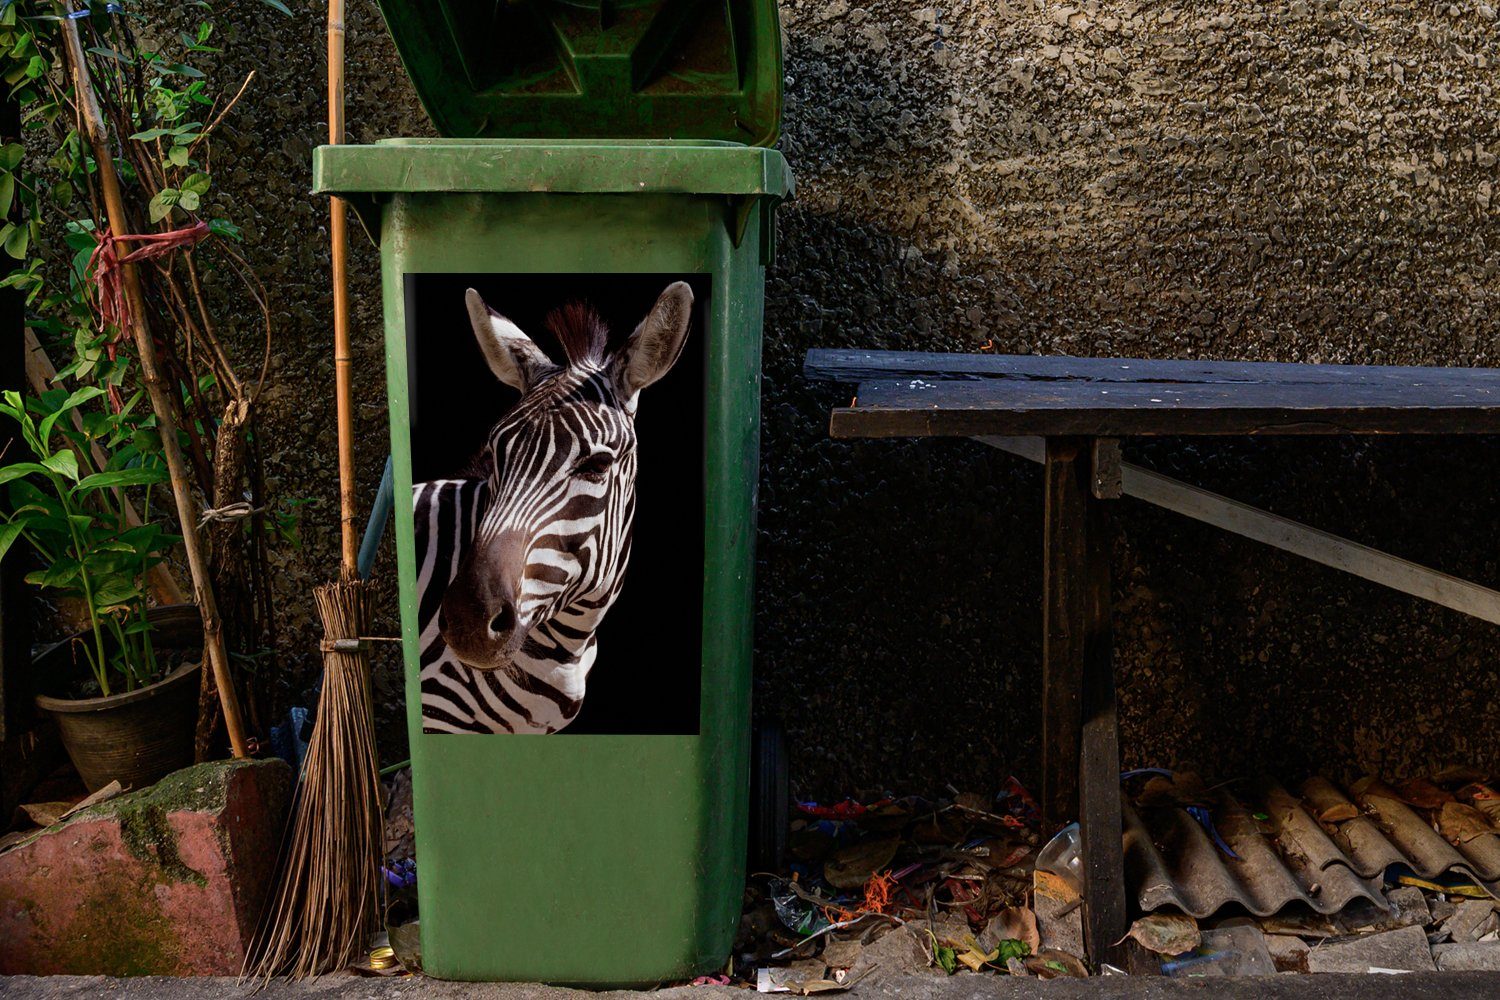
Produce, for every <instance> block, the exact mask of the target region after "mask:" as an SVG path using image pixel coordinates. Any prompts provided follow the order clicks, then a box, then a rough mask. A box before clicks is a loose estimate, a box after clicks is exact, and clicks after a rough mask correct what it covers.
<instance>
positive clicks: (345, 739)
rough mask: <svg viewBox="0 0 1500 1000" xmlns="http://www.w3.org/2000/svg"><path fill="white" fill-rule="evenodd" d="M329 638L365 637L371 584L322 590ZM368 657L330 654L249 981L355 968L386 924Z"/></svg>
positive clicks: (249, 960)
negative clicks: (383, 922) (376, 932)
mask: <svg viewBox="0 0 1500 1000" xmlns="http://www.w3.org/2000/svg"><path fill="white" fill-rule="evenodd" d="M313 593H314V595H315V597H316V599H317V603H318V614H319V616H320V617H321V618H322V619H323V630H324V635H325V638H326V639H329V640H335V639H358V638H359V637H360V636H362V635H364V634H365V625H366V622H367V621H368V619H369V596H368V594H367V592H366V590H365V588H364V585H363V582H362V581H359V580H349V581H340V582H338V583H330V584H326V585H324V586H322V587H319V588H317V589H316V590H314V592H313ZM371 715H372V713H371V703H370V672H369V666H368V658H367V655H366V653H365V652H364V651H363V650H361V651H359V652H333V651H328V652H325V653H324V654H323V693H322V696H321V697H320V698H319V699H318V714H317V719H316V721H315V723H314V725H313V733H312V739H311V740H309V741H308V744H307V755H306V757H305V758H304V759H303V764H302V780H301V781H300V782H299V783H298V786H297V792H296V795H295V796H294V798H293V801H292V815H291V819H290V820H289V824H288V832H287V836H286V838H285V839H284V840H283V842H282V852H281V858H280V862H279V864H278V866H277V868H278V879H277V883H276V886H275V890H274V891H275V896H274V898H273V900H272V901H271V902H270V903H269V905H268V906H267V907H266V910H265V913H264V915H263V916H262V918H261V923H260V928H259V930H258V931H257V932H256V935H255V939H254V941H253V942H252V944H251V948H250V951H249V954H248V955H246V959H245V971H244V973H243V975H244V976H247V977H248V976H253V977H256V978H263V979H269V978H270V977H272V976H276V975H287V976H291V977H294V978H302V977H307V976H316V975H321V974H323V973H328V972H336V971H339V970H341V969H344V968H347V967H348V966H349V965H350V964H351V963H352V962H354V961H355V960H356V959H357V958H358V957H359V956H360V955H361V953H362V952H363V949H364V947H365V944H366V942H367V941H368V939H369V935H370V934H371V932H373V931H374V930H375V929H376V928H377V926H378V924H379V918H380V890H381V883H380V853H381V848H382V844H383V840H384V830H383V818H382V809H381V804H380V767H379V763H378V761H377V759H376V756H375V735H374V724H373V721H374V720H373V719H372V717H371Z"/></svg>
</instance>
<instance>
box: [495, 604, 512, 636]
mask: <svg viewBox="0 0 1500 1000" xmlns="http://www.w3.org/2000/svg"><path fill="white" fill-rule="evenodd" d="M515 626H516V611H515V609H514V608H512V607H511V606H510V605H509V604H507V605H505V606H504V607H503V608H501V609H500V613H499V614H497V615H496V616H495V617H493V618H491V619H490V632H491V634H493V635H504V634H505V633H507V632H509V631H510V630H511V629H513V628H515Z"/></svg>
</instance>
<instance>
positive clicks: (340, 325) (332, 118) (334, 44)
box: [328, 0, 359, 580]
mask: <svg viewBox="0 0 1500 1000" xmlns="http://www.w3.org/2000/svg"><path fill="white" fill-rule="evenodd" d="M343 142H344V0H328V143H329V145H331V146H338V145H342V144H343ZM328 213H329V220H328V221H329V225H328V235H329V239H330V241H331V243H332V246H331V247H330V248H329V249H330V253H329V257H330V261H331V263H332V271H333V385H334V394H335V396H336V397H337V400H338V439H339V550H340V556H341V558H340V569H341V575H342V577H343V579H345V580H354V579H357V578H358V576H359V538H358V535H357V534H356V528H357V525H356V524H355V513H354V386H353V372H352V368H353V365H354V359H353V357H352V356H351V353H350V350H349V229H348V217H347V206H345V204H344V201H343V199H342V198H330V199H329V202H328Z"/></svg>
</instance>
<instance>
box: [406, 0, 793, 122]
mask: <svg viewBox="0 0 1500 1000" xmlns="http://www.w3.org/2000/svg"><path fill="white" fill-rule="evenodd" d="M379 2H380V9H381V11H382V12H383V13H384V15H385V22H386V25H387V26H388V27H389V28H390V31H391V35H392V37H394V39H395V41H396V49H397V51H398V52H399V53H400V54H401V61H402V62H403V63H404V64H405V65H406V71H407V73H408V74H409V75H410V76H411V81H412V84H413V85H414V86H415V87H416V90H417V95H418V97H420V98H421V101H422V105H423V107H424V108H426V109H427V114H428V116H429V117H430V118H431V119H432V122H433V124H434V125H435V126H436V127H437V130H438V132H439V133H441V134H442V135H445V136H452V137H458V138H569V139H599V138H612V139H629V138H638V139H722V140H726V141H730V142H740V143H745V144H747V145H756V146H769V145H771V144H773V143H775V141H776V137H777V135H778V134H779V132H780V130H781V75H782V74H781V24H780V21H779V19H778V17H777V13H776V0H719V2H716V3H700V2H696V0H379Z"/></svg>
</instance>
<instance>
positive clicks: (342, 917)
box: [246, 0, 384, 978]
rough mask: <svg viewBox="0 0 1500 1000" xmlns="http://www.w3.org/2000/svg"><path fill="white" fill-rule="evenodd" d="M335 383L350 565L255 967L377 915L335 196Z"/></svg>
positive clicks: (330, 950) (334, 94)
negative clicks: (278, 876)
mask: <svg viewBox="0 0 1500 1000" xmlns="http://www.w3.org/2000/svg"><path fill="white" fill-rule="evenodd" d="M328 141H329V144H330V145H338V144H340V143H342V142H343V141H344V4H343V0H329V4H328ZM329 211H330V225H329V235H330V239H331V242H332V246H331V254H330V256H331V259H332V265H333V266H332V271H333V343H334V390H335V395H336V397H337V401H338V443H339V513H340V542H341V560H340V562H341V573H340V579H339V580H338V581H337V582H336V583H328V584H324V585H323V586H321V587H318V588H317V589H316V590H314V592H313V593H314V596H315V598H316V600H317V603H318V615H319V617H320V618H321V619H322V620H323V633H324V638H323V643H322V649H323V693H322V696H321V697H320V698H319V699H318V714H317V718H316V719H315V721H314V723H313V733H312V739H311V740H310V741H309V743H308V747H307V756H306V758H305V759H304V760H303V765H302V768H303V770H302V780H301V782H300V783H299V785H298V787H297V794H296V797H295V799H294V801H293V803H292V818H291V826H290V828H289V831H288V837H287V840H286V841H285V842H284V843H283V845H282V858H281V865H280V874H281V878H280V881H279V883H278V884H277V886H276V889H275V897H274V899H273V901H272V903H271V905H270V906H269V907H268V908H267V910H266V915H265V917H264V918H263V920H262V924H261V929H260V931H259V932H258V933H257V935H256V940H255V942H254V944H253V946H252V948H251V951H250V954H249V956H247V965H246V971H247V973H248V974H250V975H254V976H257V977H267V978H268V977H270V976H274V975H288V976H293V977H298V978H300V977H305V976H314V975H319V974H322V973H326V972H335V971H338V970H339V969H342V968H345V967H346V966H348V965H349V964H350V963H351V962H353V961H354V960H355V959H356V958H357V957H358V956H359V955H360V954H361V953H362V951H363V949H364V946H365V943H366V941H367V940H368V938H369V935H370V934H371V933H372V932H373V931H374V930H375V929H376V928H377V927H378V926H379V921H380V853H381V846H382V843H383V840H384V828H383V819H382V810H381V804H380V769H379V764H378V762H377V760H376V756H375V732H374V720H373V717H372V715H373V713H372V711H371V704H370V667H369V659H368V652H367V649H366V646H365V640H364V639H362V638H361V637H362V636H364V635H366V634H367V630H366V625H367V623H368V621H369V617H370V615H369V609H370V601H369V594H368V592H367V591H366V590H365V586H364V581H362V580H360V579H359V575H358V574H359V570H358V543H357V540H356V538H355V512H354V400H353V390H352V386H351V379H350V376H351V372H350V368H351V365H352V358H351V354H350V350H349V290H348V280H347V273H348V228H347V224H346V217H345V206H344V203H343V202H342V201H341V200H339V199H338V198H334V199H332V201H331V204H330V207H329Z"/></svg>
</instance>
